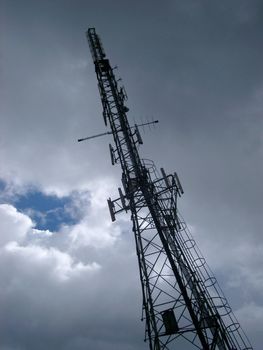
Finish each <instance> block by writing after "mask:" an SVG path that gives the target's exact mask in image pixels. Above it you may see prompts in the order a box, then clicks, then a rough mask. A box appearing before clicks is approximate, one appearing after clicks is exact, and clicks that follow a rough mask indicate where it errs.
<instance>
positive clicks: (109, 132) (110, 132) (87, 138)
mask: <svg viewBox="0 0 263 350" xmlns="http://www.w3.org/2000/svg"><path fill="white" fill-rule="evenodd" d="M156 123H159V120H153V121H152V122H148V123H142V124H137V125H134V126H131V128H132V129H134V128H135V130H136V128H138V126H142V127H143V126H146V125H151V124H156ZM120 131H121V130H120ZM112 134H113V132H112V131H107V132H103V133H101V134H96V135H92V136H88V137H84V138H82V139H78V142H81V141H86V140H91V139H95V138H96V137H101V136H105V135H112Z"/></svg>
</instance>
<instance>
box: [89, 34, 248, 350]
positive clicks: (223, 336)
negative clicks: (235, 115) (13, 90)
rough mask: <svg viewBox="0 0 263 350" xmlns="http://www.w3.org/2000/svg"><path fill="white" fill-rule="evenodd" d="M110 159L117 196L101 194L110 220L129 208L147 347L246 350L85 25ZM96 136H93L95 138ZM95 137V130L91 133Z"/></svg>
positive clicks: (171, 180)
mask: <svg viewBox="0 0 263 350" xmlns="http://www.w3.org/2000/svg"><path fill="white" fill-rule="evenodd" d="M86 35H87V39H88V43H89V46H90V50H91V54H92V57H93V61H94V64H95V71H96V74H97V79H98V87H99V92H100V97H101V102H102V107H103V118H104V122H105V125H109V127H110V131H109V132H106V133H105V134H112V136H113V140H114V144H115V147H113V146H111V145H110V153H111V160H112V164H116V163H119V164H120V166H121V169H122V185H123V190H122V189H119V195H120V197H119V198H117V199H114V200H111V199H110V198H109V199H108V205H109V210H110V214H111V218H112V220H113V221H114V220H115V219H116V218H115V216H116V214H118V213H120V212H122V211H126V212H127V211H130V212H131V219H132V223H133V233H134V237H135V243H136V252H137V257H138V264H139V276H140V281H141V286H142V296H143V318H144V319H145V324H146V330H145V334H146V340H148V342H149V347H150V350H163V349H175V345H176V344H183V343H184V342H186V343H189V344H190V345H192V348H197V349H203V350H216V349H217V350H248V349H252V346H251V345H250V343H249V341H248V339H247V337H246V336H245V334H244V332H243V331H242V329H241V327H240V325H239V323H238V322H237V320H236V318H235V316H234V315H233V313H232V311H231V308H230V306H229V304H228V303H227V301H226V298H225V297H224V295H223V293H222V291H221V289H220V288H219V286H218V284H217V281H216V279H215V277H214V276H213V275H212V273H211V271H210V269H209V267H208V266H207V264H206V262H205V259H204V258H203V256H202V255H201V253H200V251H199V249H198V248H197V246H196V243H195V241H194V239H193V237H192V236H191V234H190V232H189V231H188V229H187V226H186V224H185V222H184V220H183V219H182V218H181V216H180V215H179V212H178V209H177V198H178V196H179V197H180V196H181V195H182V194H183V188H182V185H181V183H180V180H179V177H178V175H177V174H176V173H175V174H173V175H166V173H165V171H164V169H161V176H160V175H159V174H158V172H157V170H156V168H155V166H154V164H153V162H151V161H149V160H143V159H141V158H140V156H139V152H138V146H139V145H140V144H142V139H141V136H140V134H139V132H138V128H137V126H136V125H135V127H130V125H129V122H128V118H127V113H128V111H129V108H128V107H127V106H126V101H127V95H126V92H125V89H124V87H121V86H119V85H118V81H117V80H116V78H115V75H114V73H113V69H112V68H111V65H110V62H109V60H108V59H107V58H106V55H105V52H104V49H103V47H102V44H101V41H100V39H99V36H98V35H97V34H96V31H95V29H94V28H90V29H88V31H87V33H86ZM98 136H100V135H98ZM95 137H96V135H95Z"/></svg>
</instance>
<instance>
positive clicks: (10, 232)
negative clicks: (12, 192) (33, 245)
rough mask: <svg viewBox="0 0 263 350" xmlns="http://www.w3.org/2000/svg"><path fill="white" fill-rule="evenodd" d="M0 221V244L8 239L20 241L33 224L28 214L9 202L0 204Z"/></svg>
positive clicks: (8, 240)
mask: <svg viewBox="0 0 263 350" xmlns="http://www.w3.org/2000/svg"><path fill="white" fill-rule="evenodd" d="M0 223H1V226H0V246H3V245H5V244H6V243H8V242H10V241H18V242H20V241H22V240H23V239H24V238H25V237H26V235H27V233H28V232H29V231H30V230H32V228H33V226H34V224H33V222H32V220H31V219H30V218H29V217H28V216H26V215H24V214H22V213H19V212H18V211H17V210H16V208H15V207H13V206H12V205H9V204H1V205H0Z"/></svg>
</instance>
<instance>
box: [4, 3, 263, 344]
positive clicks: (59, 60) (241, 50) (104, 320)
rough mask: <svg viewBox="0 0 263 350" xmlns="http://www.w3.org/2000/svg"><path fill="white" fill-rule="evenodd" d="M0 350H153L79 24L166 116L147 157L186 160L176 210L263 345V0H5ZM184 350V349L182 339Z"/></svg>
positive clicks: (172, 164)
mask: <svg viewBox="0 0 263 350" xmlns="http://www.w3.org/2000/svg"><path fill="white" fill-rule="evenodd" d="M0 4H1V5H0V75H1V77H0V81H1V83H0V84H1V85H0V88H1V90H0V94H1V95H0V96H1V97H0V98H1V107H0V113H1V128H0V161H1V167H0V191H1V192H0V309H1V311H0V350H33V349H34V350H36V349H37V350H42V349H43V350H44V349H45V350H46V349H49V350H62V349H63V350H71V349H75V350H84V349H94V350H102V349H105V348H106V347H107V349H109V350H119V349H126V350H135V349H136V350H145V349H147V348H148V347H147V344H145V343H144V342H143V337H144V325H143V324H142V323H141V322H140V317H141V291H140V284H139V276H138V267H137V261H136V255H135V247H134V241H133V237H132V233H131V230H130V223H129V215H127V216H123V217H120V219H119V220H118V221H117V222H116V223H114V224H112V223H111V221H110V217H109V213H108V209H107V208H106V199H107V198H108V197H109V196H111V197H113V198H114V197H116V196H117V187H118V186H119V185H120V169H119V168H118V167H112V166H111V163H110V157H109V153H108V143H109V142H110V137H108V136H105V138H101V139H96V140H94V141H92V142H86V143H84V142H83V143H81V144H78V143H77V142H76V140H77V139H78V138H80V137H84V136H87V135H92V134H96V133H100V132H104V131H107V130H106V129H105V126H104V122H103V119H102V116H101V105H100V100H99V94H98V91H97V82H96V77H95V73H94V67H93V63H92V60H91V56H90V52H89V49H88V44H87V42H86V38H85V31H86V30H87V28H89V27H95V28H96V30H97V32H98V33H99V34H100V36H101V38H102V41H103V44H104V48H105V51H106V53H107V55H108V56H109V58H110V60H111V63H112V65H113V66H114V65H116V64H117V65H118V72H117V73H116V74H117V75H118V76H120V77H122V80H123V83H124V85H125V87H126V91H127V93H128V96H129V100H128V106H129V108H130V112H129V118H130V121H131V123H133V122H134V121H135V122H137V123H140V122H141V121H148V120H151V119H152V118H154V119H159V121H160V123H159V124H158V126H157V127H156V128H155V129H152V130H149V129H145V133H142V136H143V138H144V145H143V146H142V148H141V154H142V156H143V157H145V158H150V159H153V160H154V161H155V164H156V166H157V167H158V168H159V167H164V168H165V169H166V172H167V173H169V172H173V171H175V170H176V171H177V172H178V174H179V176H180V178H181V182H182V184H183V187H184V190H185V195H184V198H182V199H181V202H180V208H181V213H182V214H183V216H184V217H185V219H186V221H187V222H188V224H189V226H190V227H191V230H192V233H193V235H194V237H195V238H196V240H197V243H198V245H199V247H200V249H201V251H202V252H203V254H204V256H205V257H206V258H207V261H208V263H209V265H210V266H211V268H212V269H213V271H214V273H215V275H216V277H217V278H218V280H219V282H220V285H221V287H222V289H223V290H224V292H225V294H226V296H227V297H228V300H229V303H230V305H231V306H232V308H233V310H234V312H235V314H236V316H237V317H238V319H239V321H240V323H241V325H242V327H243V328H244V330H245V332H246V333H247V335H248V336H249V338H250V340H251V342H252V344H253V345H254V349H258V350H259V349H261V344H262V343H263V332H262V324H263V297H262V290H263V238H262V208H263V203H262V198H263V193H262V178H263V171H262V170H263V169H262V156H263V131H262V130H263V129H262V127H263V122H262V120H263V119H262V116H263V102H262V97H263V76H262V73H263V69H262V62H263V46H262V33H263V4H262V1H260V0H259V1H257V0H251V1H248V0H246V1H244V0H238V1H237V0H231V1H229V0H220V1H215V0H214V1H211V0H210V1H206V0H203V1H201V0H192V1H191V0H184V1H179V0H166V1H163V2H162V3H161V2H160V1H155V0H151V1H149V0H145V1H138V0H135V1H128V0H122V1H119V0H115V1H113V0H112V1H110V0H107V1H106V0H98V1H90V0H75V1H73V0H52V1H51V0H42V1H40V0H31V1H30V0H24V1H18V0H0ZM182 350H183V349H182Z"/></svg>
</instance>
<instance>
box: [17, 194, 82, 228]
mask: <svg viewBox="0 0 263 350" xmlns="http://www.w3.org/2000/svg"><path fill="white" fill-rule="evenodd" d="M72 205H73V203H72V198H71V197H70V196H67V197H61V198H59V197H57V196H55V195H46V194H44V193H42V192H40V191H30V192H27V193H26V194H25V195H23V196H20V197H18V198H17V199H16V201H15V206H16V208H17V210H19V211H21V212H23V213H25V214H27V215H28V216H29V217H31V219H32V220H33V221H34V222H35V223H36V228H37V229H39V230H50V231H57V230H58V229H59V228H60V226H61V225H63V224H64V225H72V224H75V223H76V222H77V221H78V218H76V217H75V215H74V214H73V212H74V211H71V210H70V208H71V207H72Z"/></svg>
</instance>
